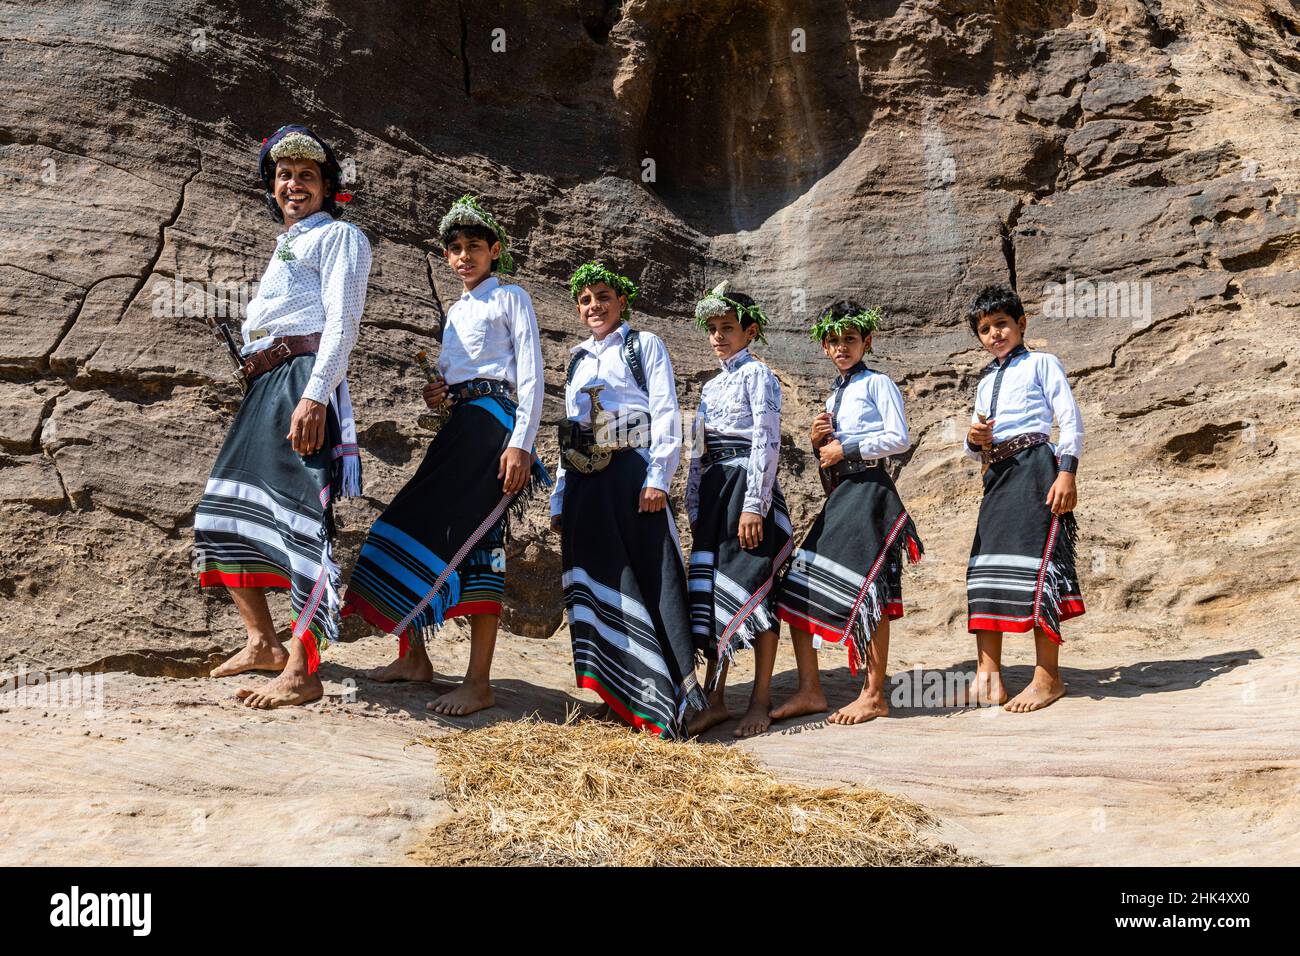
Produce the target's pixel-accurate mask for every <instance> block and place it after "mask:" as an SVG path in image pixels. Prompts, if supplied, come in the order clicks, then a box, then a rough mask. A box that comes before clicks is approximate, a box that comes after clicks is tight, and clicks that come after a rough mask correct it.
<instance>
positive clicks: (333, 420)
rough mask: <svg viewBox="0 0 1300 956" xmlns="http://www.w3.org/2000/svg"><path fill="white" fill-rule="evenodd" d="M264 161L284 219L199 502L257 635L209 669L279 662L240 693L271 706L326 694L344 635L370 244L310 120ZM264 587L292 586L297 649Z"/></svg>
mask: <svg viewBox="0 0 1300 956" xmlns="http://www.w3.org/2000/svg"><path fill="white" fill-rule="evenodd" d="M258 169H259V172H260V173H261V177H262V184H263V186H264V187H265V194H264V199H265V201H266V205H267V208H268V209H269V210H270V212H271V217H272V218H273V219H275V221H276V222H279V223H282V224H284V226H285V231H284V232H283V233H281V234H280V236H279V237H278V238H277V239H276V251H275V255H273V256H272V257H271V262H270V264H269V265H268V266H267V267H266V272H265V273H264V274H263V275H262V281H261V282H260V283H259V285H258V293H257V297H256V298H255V299H253V301H251V302H249V303H248V310H247V312H248V314H247V316H246V317H245V319H244V323H243V325H242V326H241V329H240V337H241V338H242V339H243V343H242V348H241V349H240V351H239V356H240V359H241V360H242V362H243V364H242V368H241V370H240V375H241V376H242V380H243V381H244V382H245V383H246V384H247V392H246V394H245V395H244V400H243V402H242V403H241V404H240V406H239V413H238V414H237V415H236V416H235V421H234V424H232V425H231V426H230V431H229V433H228V434H227V435H226V440H225V443H224V444H223V445H222V446H221V452H220V454H219V455H218V456H217V461H216V463H215V464H214V465H213V467H212V475H211V477H210V478H209V479H208V483H207V487H206V488H205V489H204V492H203V498H202V499H201V500H200V501H199V505H198V509H197V510H196V511H195V514H194V542H195V551H196V554H197V565H198V571H199V586H200V587H209V586H212V585H217V584H221V585H225V587H226V588H227V589H228V590H229V592H230V596H231V598H232V599H233V600H234V602H235V607H237V608H238V609H239V615H240V617H241V618H243V621H244V628H245V630H246V631H247V634H248V638H247V644H246V646H245V647H244V649H243V650H241V651H240V652H239V653H238V654H235V655H234V656H233V657H231V658H230V659H229V660H227V661H226V662H225V663H223V664H221V665H220V666H218V667H216V668H215V669H213V671H212V676H213V677H228V676H230V675H232V674H241V673H243V672H245V671H254V670H264V671H280V675H279V676H278V677H276V678H275V679H273V680H272V681H271V682H270V683H268V684H267V685H266V686H264V687H262V688H260V689H259V690H257V691H252V690H247V689H241V690H240V691H239V692H238V694H237V696H238V697H239V698H240V699H241V700H243V701H244V703H245V705H247V706H249V707H255V708H259V709H263V710H265V709H268V708H271V707H282V706H285V705H292V704H305V703H308V702H309V701H313V700H316V699H318V698H319V697H320V696H321V695H322V694H323V693H324V688H323V686H322V685H321V682H320V678H319V677H318V676H317V674H316V670H317V668H318V666H319V665H320V651H321V649H323V648H324V647H325V646H326V644H327V643H328V642H329V641H332V640H334V639H336V638H337V637H338V630H339V620H338V618H339V612H338V608H339V567H338V565H337V564H335V563H334V559H333V550H332V539H333V536H334V521H333V505H334V501H335V500H336V499H338V498H348V497H354V496H356V495H359V494H361V462H360V459H359V458H358V456H357V436H356V424H355V422H354V421H353V418H352V401H351V398H350V397H349V395H348V383H347V368H348V355H349V353H350V352H351V351H352V348H353V346H355V345H356V342H357V334H358V331H359V330H360V327H361V313H362V310H363V309H364V308H365V302H366V280H367V277H368V276H369V274H370V243H369V242H368V241H367V240H366V237H365V235H364V234H363V233H362V232H361V230H360V229H358V228H357V227H356V226H353V225H350V224H348V223H345V222H342V221H340V220H339V219H338V218H337V217H338V216H340V215H342V212H341V210H340V208H339V205H338V204H339V203H343V202H346V201H347V200H348V199H350V198H351V197H350V196H348V195H347V194H346V193H340V192H339V184H340V181H341V174H342V171H341V169H340V167H339V164H338V161H337V160H336V159H335V158H334V152H333V150H331V149H330V148H329V146H328V145H326V144H325V142H324V140H322V139H321V138H320V137H318V136H317V135H316V134H315V133H313V132H312V131H311V130H310V129H308V128H307V127H305V126H299V125H289V126H282V127H280V128H279V129H278V130H276V131H275V132H274V133H273V134H272V135H271V136H270V137H268V138H267V139H266V140H264V141H263V143H262V150H261V154H260V155H259V157H258ZM232 347H233V346H232ZM267 588H277V589H279V588H284V589H288V591H289V604H290V607H291V608H292V609H293V636H294V638H295V640H294V641H293V642H292V643H291V644H290V646H289V649H288V650H287V651H286V650H285V648H284V646H283V645H282V644H281V643H280V641H279V639H278V638H277V637H276V636H275V624H274V622H273V621H272V619H271V612H270V609H269V607H268V606H267V603H266V589H267Z"/></svg>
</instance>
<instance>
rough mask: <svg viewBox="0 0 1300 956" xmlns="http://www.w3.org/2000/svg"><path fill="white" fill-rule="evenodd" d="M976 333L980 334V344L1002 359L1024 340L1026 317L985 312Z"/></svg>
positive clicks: (976, 325)
mask: <svg viewBox="0 0 1300 956" xmlns="http://www.w3.org/2000/svg"><path fill="white" fill-rule="evenodd" d="M975 334H976V335H978V336H979V339H980V345H982V346H984V348H985V349H987V350H988V351H989V353H990V354H992V355H993V357H994V358H996V359H997V360H998V361H1001V360H1002V359H1004V358H1006V357H1007V355H1008V354H1009V353H1010V352H1011V350H1012V349H1014V348H1015V347H1016V346H1017V345H1019V344H1020V343H1021V342H1023V341H1024V338H1025V317H1024V316H1023V315H1022V316H1021V317H1020V318H1019V319H1013V318H1012V317H1011V316H1009V315H1007V314H1006V313H1005V312H985V313H983V314H982V315H980V317H979V321H978V322H977V323H976V324H975Z"/></svg>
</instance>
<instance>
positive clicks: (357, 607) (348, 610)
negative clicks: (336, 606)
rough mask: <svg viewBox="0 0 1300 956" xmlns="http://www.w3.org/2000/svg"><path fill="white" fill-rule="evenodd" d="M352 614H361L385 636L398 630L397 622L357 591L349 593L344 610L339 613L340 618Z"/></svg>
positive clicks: (344, 603)
mask: <svg viewBox="0 0 1300 956" xmlns="http://www.w3.org/2000/svg"><path fill="white" fill-rule="evenodd" d="M351 614H360V615H361V616H362V617H363V618H365V620H366V621H367V622H368V623H369V624H371V625H373V626H375V627H377V628H379V629H380V630H381V631H383V632H384V633H385V634H390V635H391V634H393V633H394V632H395V631H396V630H397V622H396V621H394V620H393V619H392V618H390V617H388V616H387V615H386V614H384V613H383V612H382V611H380V610H379V609H378V608H376V607H375V606H374V605H373V604H371V603H370V602H369V601H367V600H366V599H365V598H363V597H362V596H361V595H360V594H358V593H357V592H356V591H348V596H347V598H346V599H345V600H344V602H343V608H342V610H340V611H339V617H347V616H349V615H351Z"/></svg>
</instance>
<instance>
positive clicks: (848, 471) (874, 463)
mask: <svg viewBox="0 0 1300 956" xmlns="http://www.w3.org/2000/svg"><path fill="white" fill-rule="evenodd" d="M882 461H883V459H880V458H871V459H868V460H867V461H848V460H845V461H837V462H836V463H835V464H833V465H831V466H830V467H829V468H827V469H825V470H826V471H828V472H829V473H830V475H831V477H832V478H843V477H844V476H845V475H856V474H858V473H859V472H863V471H866V470H868V469H870V468H878V467H880V465H881V464H882Z"/></svg>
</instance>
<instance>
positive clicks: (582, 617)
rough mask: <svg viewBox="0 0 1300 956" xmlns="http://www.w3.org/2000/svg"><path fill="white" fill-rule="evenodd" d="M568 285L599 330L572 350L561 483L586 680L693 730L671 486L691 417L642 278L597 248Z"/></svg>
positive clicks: (700, 703)
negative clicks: (595, 258) (644, 298)
mask: <svg viewBox="0 0 1300 956" xmlns="http://www.w3.org/2000/svg"><path fill="white" fill-rule="evenodd" d="M569 292H570V294H571V295H572V296H573V300H574V302H576V303H577V307H578V317H579V318H580V319H581V320H582V323H583V325H585V326H586V327H587V328H588V329H590V330H591V337H590V338H588V339H587V340H586V341H585V342H583V343H582V344H581V345H578V346H575V347H574V348H573V350H572V352H573V359H572V361H571V362H570V363H569V370H568V373H567V374H566V375H565V385H564V410H565V414H566V416H567V418H566V419H565V421H564V422H562V423H561V424H560V454H561V465H560V470H559V474H558V476H557V478H556V482H555V490H554V492H553V493H552V495H551V529H552V530H553V531H556V532H558V533H559V535H560V542H561V555H562V564H563V568H564V603H565V607H566V608H567V609H568V615H569V632H570V637H571V638H572V640H573V665H574V670H575V671H576V673H577V680H578V686H579V687H585V688H587V689H589V690H594V691H595V692H596V693H597V694H599V695H600V697H601V699H602V700H603V701H604V702H605V707H606V711H607V713H609V712H612V713H613V714H615V715H617V716H618V717H619V718H620V719H621V720H623V721H625V722H626V723H628V724H631V725H632V726H634V727H638V728H641V729H644V730H647V731H649V732H650V733H653V734H657V735H659V736H663V737H668V738H673V739H677V738H681V737H683V736H685V733H684V732H685V721H684V719H683V718H684V716H685V713H686V709H687V708H688V707H693V708H695V709H697V710H703V709H704V708H705V706H706V702H705V699H704V694H703V693H702V692H701V691H700V687H699V684H698V683H697V682H696V680H695V648H694V647H693V646H692V644H691V620H690V612H689V610H688V605H687V597H686V567H685V565H684V564H683V563H682V553H681V548H680V546H679V544H678V542H677V525H676V524H675V522H674V521H673V515H672V510H671V509H670V508H669V507H668V488H669V486H670V485H671V483H672V477H673V473H674V472H675V471H676V470H677V464H678V461H679V460H680V458H681V448H682V423H681V412H680V411H679V409H678V406H677V390H676V383H675V381H674V378H673V366H672V363H671V362H670V361H669V358H668V350H667V348H665V347H664V343H663V340H661V339H660V338H659V336H657V335H654V334H653V333H650V332H641V331H635V330H633V329H632V328H631V327H630V326H629V325H628V323H627V319H628V318H629V316H630V315H631V303H632V301H633V300H635V299H636V296H637V288H636V286H635V285H634V284H633V283H632V281H631V280H630V279H628V278H627V277H625V276H621V275H618V274H617V273H615V272H613V271H611V270H609V269H607V268H605V267H604V266H603V265H601V264H600V263H599V262H588V263H586V264H585V265H583V266H582V267H580V268H579V269H578V270H577V271H576V272H574V274H573V276H572V278H571V279H570V280H569Z"/></svg>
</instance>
